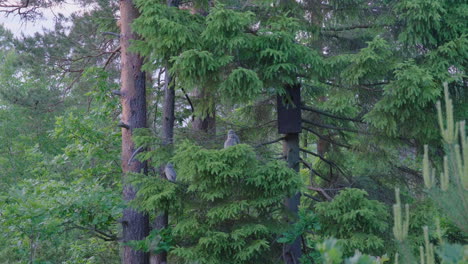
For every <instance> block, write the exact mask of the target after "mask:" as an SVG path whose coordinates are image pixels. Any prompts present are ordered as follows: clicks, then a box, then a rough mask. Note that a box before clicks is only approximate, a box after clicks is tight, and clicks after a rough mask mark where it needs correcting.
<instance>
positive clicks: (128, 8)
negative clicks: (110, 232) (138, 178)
mask: <svg viewBox="0 0 468 264" xmlns="http://www.w3.org/2000/svg"><path fill="white" fill-rule="evenodd" d="M138 15H139V14H138V10H137V9H136V7H135V6H134V4H133V2H132V1H131V0H121V1H120V16H121V18H120V47H121V75H120V77H121V88H120V93H121V100H120V101H121V103H122V120H121V121H122V123H123V124H125V126H124V127H122V172H123V177H124V187H123V198H124V200H125V201H130V200H133V199H134V198H135V196H136V189H135V188H134V187H133V186H131V185H129V184H125V177H126V175H127V174H128V173H132V172H136V173H147V170H148V168H147V164H146V162H140V161H137V160H132V161H130V159H131V156H132V154H133V152H134V151H135V144H134V142H133V140H132V135H133V131H134V129H135V128H143V127H147V124H146V87H145V73H144V72H142V71H141V66H142V64H143V59H142V58H141V57H140V56H138V55H137V54H134V53H131V52H129V51H128V47H129V45H130V41H131V40H132V39H136V37H137V36H136V34H135V33H133V32H132V30H131V23H132V22H133V20H134V19H135V18H137V17H138ZM122 227H123V234H122V239H123V242H124V243H125V242H128V241H131V240H142V239H144V238H145V237H146V236H148V233H149V218H148V216H147V215H145V214H143V213H140V212H137V211H136V210H134V209H132V208H126V209H124V211H123V217H122ZM122 263H124V264H147V263H149V254H148V253H145V252H140V251H135V250H133V249H132V248H131V247H129V246H124V249H123V255H122Z"/></svg>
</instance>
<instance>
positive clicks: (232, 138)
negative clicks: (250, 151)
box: [224, 129, 240, 148]
mask: <svg viewBox="0 0 468 264" xmlns="http://www.w3.org/2000/svg"><path fill="white" fill-rule="evenodd" d="M239 143H240V140H239V137H238V136H237V135H236V132H234V130H232V129H230V130H229V131H228V134H227V139H226V141H225V142H224V148H228V147H230V146H234V145H237V144H239Z"/></svg>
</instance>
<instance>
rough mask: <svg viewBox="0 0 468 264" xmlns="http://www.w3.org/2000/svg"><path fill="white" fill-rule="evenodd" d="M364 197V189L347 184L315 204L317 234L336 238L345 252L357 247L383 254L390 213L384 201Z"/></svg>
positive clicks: (349, 252)
mask: <svg viewBox="0 0 468 264" xmlns="http://www.w3.org/2000/svg"><path fill="white" fill-rule="evenodd" d="M366 197H367V192H366V191H364V190H359V189H353V188H350V189H345V190H342V191H341V192H340V193H339V194H338V195H337V196H335V197H334V199H333V200H332V201H330V202H323V203H318V204H317V205H316V206H315V209H316V212H317V215H318V218H319V221H320V223H321V227H322V229H321V230H320V234H321V235H323V236H326V237H335V238H338V239H339V243H340V244H341V245H342V247H343V253H344V255H346V256H350V255H352V254H353V253H354V251H355V250H356V249H357V250H360V251H362V252H366V253H372V254H382V253H383V250H384V249H385V247H384V246H385V241H386V239H385V231H386V230H387V228H388V218H389V213H388V211H387V208H386V207H385V205H384V204H383V203H381V202H379V201H375V200H369V199H367V198H366Z"/></svg>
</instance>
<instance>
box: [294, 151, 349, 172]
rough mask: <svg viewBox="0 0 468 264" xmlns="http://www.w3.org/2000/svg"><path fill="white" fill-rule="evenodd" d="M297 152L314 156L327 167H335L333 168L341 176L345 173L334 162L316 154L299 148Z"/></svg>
mask: <svg viewBox="0 0 468 264" xmlns="http://www.w3.org/2000/svg"><path fill="white" fill-rule="evenodd" d="M299 150H300V151H302V152H304V153H307V154H310V155H312V156H315V157H317V158H319V159H320V160H322V161H323V162H325V163H327V164H328V165H330V167H335V168H337V169H338V170H339V171H340V172H341V173H342V174H343V175H346V173H345V172H344V171H343V170H342V169H341V168H340V166H338V165H337V164H336V163H335V162H333V161H331V160H328V159H326V158H324V157H323V156H322V155H320V154H317V153H315V152H312V151H310V150H307V149H303V148H300V149H299Z"/></svg>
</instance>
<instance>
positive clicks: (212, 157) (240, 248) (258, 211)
mask: <svg viewBox="0 0 468 264" xmlns="http://www.w3.org/2000/svg"><path fill="white" fill-rule="evenodd" d="M175 153H176V154H175V155H174V157H173V158H172V159H171V161H172V162H173V163H174V164H175V168H176V171H177V182H176V183H172V182H169V181H166V180H163V179H160V178H146V179H142V178H141V177H140V179H135V180H134V181H132V183H135V184H137V186H139V187H140V189H139V192H138V198H137V199H138V200H137V201H138V202H137V204H138V205H139V208H142V209H144V210H147V211H148V212H152V211H153V210H154V209H155V208H156V209H160V210H169V212H170V213H171V214H170V217H171V219H177V220H176V222H175V223H174V226H173V228H172V237H173V239H174V248H173V249H172V250H171V251H170V254H171V255H173V256H178V257H180V258H182V259H184V260H185V261H195V260H196V261H198V262H199V263H252V262H260V263H269V262H271V261H272V260H273V259H274V258H277V257H278V256H275V253H274V252H275V251H273V250H272V249H273V248H277V247H279V245H278V244H276V243H275V242H274V241H275V237H276V236H278V235H279V234H281V233H283V232H284V231H286V230H287V229H288V228H287V227H284V226H282V225H283V224H284V221H285V220H286V218H285V216H286V215H287V214H286V213H285V211H284V208H283V200H284V197H287V196H291V195H292V194H294V193H295V192H296V191H297V189H298V187H299V182H300V181H299V178H298V176H297V175H296V173H295V172H294V171H292V170H291V169H288V168H287V167H286V166H285V164H284V163H282V162H267V163H263V162H261V161H259V160H258V159H257V156H256V154H255V152H254V151H253V149H252V147H250V146H248V145H244V144H240V145H236V146H233V147H230V148H227V149H222V150H208V149H203V148H201V147H199V146H196V145H193V144H190V143H188V142H185V143H182V144H181V145H180V146H179V147H178V148H177V151H176V152H175ZM181 208H182V209H183V210H180V209H181ZM298 228H299V227H298ZM300 228H301V229H302V228H305V227H300ZM142 243H143V244H140V246H141V245H144V246H145V249H149V246H148V245H156V244H158V243H159V242H157V241H156V242H155V240H151V241H146V242H142ZM155 243H156V244H155Z"/></svg>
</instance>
